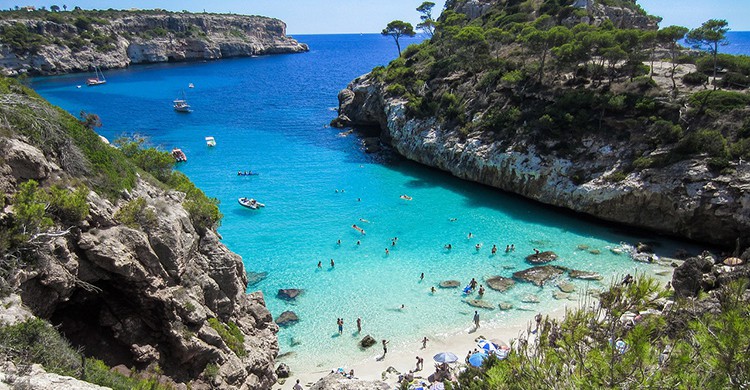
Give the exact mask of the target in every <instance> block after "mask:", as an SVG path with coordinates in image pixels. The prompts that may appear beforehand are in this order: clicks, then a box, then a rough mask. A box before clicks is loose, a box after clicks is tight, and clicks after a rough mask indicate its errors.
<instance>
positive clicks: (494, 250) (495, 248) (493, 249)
mask: <svg viewBox="0 0 750 390" xmlns="http://www.w3.org/2000/svg"><path fill="white" fill-rule="evenodd" d="M495 253H497V245H495V244H492V254H493V255H494V254H495Z"/></svg>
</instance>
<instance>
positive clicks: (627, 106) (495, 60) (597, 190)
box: [332, 1, 750, 248]
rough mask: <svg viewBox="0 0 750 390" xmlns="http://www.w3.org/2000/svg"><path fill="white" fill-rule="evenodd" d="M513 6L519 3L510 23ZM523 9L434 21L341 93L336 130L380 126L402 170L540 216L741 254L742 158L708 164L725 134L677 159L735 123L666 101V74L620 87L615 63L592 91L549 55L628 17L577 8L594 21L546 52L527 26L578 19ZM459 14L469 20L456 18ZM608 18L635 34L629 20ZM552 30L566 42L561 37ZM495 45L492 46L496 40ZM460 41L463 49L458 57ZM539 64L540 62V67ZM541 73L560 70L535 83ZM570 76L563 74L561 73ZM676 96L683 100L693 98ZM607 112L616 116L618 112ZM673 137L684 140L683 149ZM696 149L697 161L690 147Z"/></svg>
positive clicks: (491, 5) (746, 175) (581, 68)
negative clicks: (515, 199) (470, 185)
mask: <svg viewBox="0 0 750 390" xmlns="http://www.w3.org/2000/svg"><path fill="white" fill-rule="evenodd" d="M475 3H476V4H475ZM511 3H519V4H520V5H517V6H515V7H516V8H515V9H514V10H513V11H508V9H509V7H510V5H509V4H511ZM525 6H526V3H522V4H521V3H520V2H509V3H507V4H506V3H504V2H499V1H466V2H460V1H458V2H455V3H454V5H453V7H454V8H452V9H449V10H448V11H446V12H447V14H448V16H447V17H446V16H445V15H446V13H444V15H443V19H444V20H443V25H444V26H446V27H445V28H444V29H443V30H442V31H441V30H438V31H437V32H436V35H435V38H433V39H432V41H430V42H426V43H423V44H422V45H420V46H417V47H411V48H410V49H408V50H407V51H406V52H405V53H404V57H403V58H400V59H397V60H395V61H394V62H393V63H391V64H390V65H389V66H388V67H387V68H376V69H375V71H373V72H372V73H370V74H368V75H365V76H363V77H360V78H358V79H356V80H354V81H353V82H352V83H351V84H350V85H349V86H348V87H347V88H346V89H344V90H342V91H341V92H340V93H339V117H338V118H337V119H335V120H334V121H333V123H332V124H333V125H334V126H339V127H341V126H354V127H361V126H366V127H373V126H375V127H379V128H380V129H381V140H382V141H383V142H384V143H386V144H389V145H391V146H392V147H393V148H394V149H395V150H396V151H397V152H398V153H399V154H401V155H403V156H405V157H407V158H409V159H411V160H414V161H417V162H420V163H422V164H425V165H428V166H431V167H436V168H439V169H442V170H444V171H447V172H450V173H452V174H453V175H455V176H457V177H460V178H463V179H467V180H471V181H475V182H478V183H482V184H486V185H490V186H493V187H495V188H498V189H501V190H504V191H509V192H513V193H516V194H520V195H522V196H525V197H527V198H530V199H533V200H536V201H539V202H542V203H545V204H549V205H554V206H559V207H564V208H567V209H570V210H574V211H577V212H581V213H585V214H589V215H592V216H595V217H597V218H601V219H603V220H607V221H613V222H617V223H622V224H627V225H631V226H635V227H639V228H647V229H652V230H655V231H659V232H663V233H667V234H670V235H675V236H680V237H685V238H688V239H691V240H698V241H704V242H710V243H714V244H718V245H721V246H724V247H732V248H734V246H735V244H736V240H737V239H740V240H741V241H743V244H747V243H748V240H750V191H749V190H750V166H748V165H747V163H742V159H741V158H740V159H739V160H738V161H736V162H731V163H727V162H726V161H725V160H722V162H721V164H722V167H723V169H722V168H719V169H717V168H715V167H713V166H712V165H711V164H712V162H714V161H716V160H712V157H713V156H722V157H721V158H722V159H723V158H726V157H725V156H727V155H728V154H727V152H726V149H722V148H726V143H727V141H721V139H722V136H721V134H718V135H716V137H717V138H718V141H717V142H724V143H725V144H724V146H721V145H720V146H719V147H717V151H716V152H715V153H716V154H714V155H708V153H694V154H692V155H687V154H685V153H684V152H683V151H684V150H687V149H689V148H688V147H687V146H686V145H687V143H688V141H687V140H688V139H692V138H691V137H693V136H691V135H689V134H690V131H693V132H694V133H699V131H697V129H698V128H703V127H709V128H711V127H713V128H717V127H719V126H726V127H727V128H729V127H731V126H734V125H729V124H727V122H728V121H724V122H722V124H721V125H719V124H717V123H716V122H712V121H713V119H706V117H705V116H701V115H703V114H702V113H701V112H700V111H701V110H699V109H697V107H695V106H691V104H693V105H695V104H696V103H695V101H694V100H692V101H691V102H692V103H689V101H690V100H689V98H688V95H687V94H685V95H679V96H678V97H677V98H676V99H673V98H670V97H669V95H668V94H667V93H665V92H666V91H668V90H669V87H668V85H669V86H671V82H670V81H669V79H668V78H667V75H668V73H667V72H664V73H661V74H659V73H656V72H655V74H653V75H652V79H651V80H649V79H648V78H645V79H640V80H638V79H635V78H633V76H632V75H631V76H630V78H627V77H624V71H623V72H622V73H620V71H617V70H616V69H617V64H616V63H615V62H613V63H612V64H613V65H612V68H611V69H612V73H611V75H610V77H609V80H608V81H606V80H605V81H601V80H602V78H598V80H600V81H597V77H599V76H596V75H591V74H590V73H589V74H587V73H586V72H589V70H587V66H589V65H588V64H586V63H585V61H583V59H585V56H584V57H581V58H580V59H575V60H573V62H572V63H571V64H572V65H573V66H571V65H566V64H565V63H564V62H563V61H564V60H566V58H565V57H564V56H562V55H560V56H557V55H554V53H555V51H554V50H551V51H548V50H549V49H550V48H551V47H552V46H551V45H553V44H557V45H560V47H561V50H560V52H561V53H562V52H563V49H565V47H564V45H565V44H568V45H569V46H570V45H571V43H570V42H571V41H574V40H577V39H579V38H577V37H579V36H580V31H586V30H589V31H596V30H595V29H596V27H591V26H594V25H595V24H596V23H601V21H600V20H599V21H598V18H602V17H613V18H614V17H617V15H620V16H621V15H623V14H624V13H627V14H628V15H631V16H633V15H635V14H636V13H635V12H634V11H632V10H630V9H628V10H627V12H625V11H623V9H621V8H617V9H613V8H611V7H604V6H603V5H602V4H600V2H596V3H593V2H592V4H588V5H586V6H587V7H588V11H586V8H584V9H583V10H581V12H584V11H586V12H589V13H588V14H587V15H588V16H586V18H588V19H586V22H585V23H584V25H583V26H578V27H576V29H575V30H578V31H579V35H577V36H576V35H574V34H570V35H568V38H566V39H565V40H562V41H560V42H558V43H554V38H553V39H552V40H550V41H547V43H545V44H544V45H548V46H544V45H542V43H543V42H544V41H541V40H540V41H535V42H537V43H539V42H542V43H539V44H540V46H535V45H532V44H529V43H528V42H530V41H532V40H533V39H537V38H539V37H540V36H541V37H545V35H542V34H544V32H541V33H538V32H537V31H539V30H537V29H536V28H537V27H535V26H539V23H550V22H549V20H554V19H555V18H558V20H560V23H564V22H565V20H566V17H568V16H570V15H572V14H573V13H574V12H577V11H574V10H571V9H570V7H568V8H566V7H560V8H558V9H556V11H555V12H559V14H557V15H556V16H553V17H552V18H551V19H546V20H545V21H544V22H535V20H541V19H535V17H529V16H528V14H526V13H525V12H527V11H524V8H523V7H525ZM477 7H479V8H477ZM465 9H468V10H469V11H467V12H469V13H470V14H471V15H468V14H466V15H464V16H462V15H461V14H460V11H462V10H465ZM512 12H518V13H515V14H513V13H512ZM584 13H585V12H584ZM609 14H612V15H613V16H606V15H609ZM581 15H582V14H581ZM602 15H605V16H602ZM462 18H463V21H462ZM472 18H480V20H482V23H485V27H484V32H486V34H485V37H482V36H481V35H477V34H476V31H477V29H479V31H482V29H483V28H482V27H477V26H479V25H481V23H476V22H471V23H468V22H466V21H468V20H470V19H472ZM524 18H526V20H529V22H528V23H527V25H529V26H530V27H528V28H527V29H525V30H524V31H528V30H532V33H527V35H526V36H523V35H522V34H519V35H520V36H516V37H514V36H513V34H514V33H513V31H516V34H518V33H517V31H520V30H521V29H522V27H518V26H515V27H513V24H512V23H511V24H509V25H508V26H511V27H508V30H505V32H503V33H504V34H506V35H504V36H503V35H501V34H498V33H495V32H494V31H492V30H491V29H490V27H492V26H497V25H498V24H501V23H503V22H504V20H513V21H516V20H519V19H520V20H523V19H524ZM617 20H618V21H620V22H622V23H625V24H627V23H630V22H628V20H630V21H631V22H637V23H636V24H638V23H641V22H643V20H641V19H635V17H632V18H629V19H622V18H620V19H617ZM644 20H645V19H644ZM553 23H554V22H553ZM552 26H554V24H552V25H549V24H548V25H547V26H546V27H544V28H546V29H549V28H551V27H552ZM625 27H628V28H632V27H638V26H637V25H636V26H632V25H629V24H628V25H626V26H625ZM646 27H647V28H651V27H648V26H646ZM652 27H653V26H652ZM500 28H501V29H502V28H503V27H502V25H501V27H500ZM494 30H497V28H495V29H494ZM575 30H574V31H575ZM551 31H554V32H555V33H560V34H561V35H562V36H565V34H567V33H566V29H565V27H564V26H561V27H554V30H551ZM614 31H617V30H616V29H615V30H614ZM628 31H632V30H628ZM480 34H481V33H480ZM491 34H492V35H491ZM583 34H586V33H585V32H584V33H583ZM493 36H499V37H501V39H500V40H499V41H498V40H495V42H493V40H492V39H491V37H493ZM548 36H552V35H548ZM467 37H473V38H467ZM574 37H576V38H574ZM469 39H471V41H469ZM542 39H547V38H542ZM558 40H559V39H558ZM461 41H463V42H465V43H464V45H465V47H463V48H461V47H460V46H457V45H456V42H461ZM498 42H504V43H505V44H504V45H502V44H498ZM529 53H535V54H534V55H531V56H530V55H529ZM536 53H538V55H537V54H536ZM584 54H585V53H584ZM545 57H547V58H546V59H547V64H545V63H544V62H541V63H540V62H539V60H540V58H541V59H542V61H544V59H545ZM600 59H601V61H602V64H605V63H606V62H605V60H604V59H603V58H602V57H597V55H596V53H595V52H594V53H593V57H592V61H594V62H598V61H599V60H600ZM549 61H555V65H554V66H550V67H549V68H550V70H549V72H544V71H543V72H540V70H539V69H540V67H541V69H547V68H546V67H545V65H549ZM578 61H581V62H582V63H583V65H582V64H581V63H579V62H578ZM566 66H571V68H570V69H572V73H569V74H565V73H564V72H565V69H566V68H565V67H566ZM576 69H577V70H576ZM588 69H594V68H591V67H589V68H588ZM576 72H579V73H576ZM602 76H603V75H602ZM587 77H589V78H590V79H589V80H586V78H587ZM545 79H547V80H548V81H545ZM618 79H619V80H620V81H618ZM540 80H541V82H540ZM638 83H641V84H638ZM678 85H679V87H680V88H681V90H682V91H686V92H688V91H689V92H693V91H698V90H695V89H693V90H691V89H690V87H689V86H687V85H683V84H682V83H679V84H678ZM696 93H698V92H696ZM597 99H602V100H600V102H597ZM614 102H619V103H618V104H621V106H619V107H618V108H614V107H613V106H612V104H614ZM628 102H632V103H628ZM637 102H640V103H637ZM644 102H649V104H650V106H649V112H648V114H647V115H648V116H646V115H644V116H638V115H639V111H640V110H642V109H643V106H640V105H639V104H641V103H644ZM743 110H746V107H744V106H742V105H740V107H739V108H737V110H736V112H732V113H731V115H725V118H726V119H728V118H729V117H732V118H734V115H740V114H739V112H745V111H743ZM659 115H663V116H664V118H659V117H658V116H659ZM711 115H718V114H716V113H714V114H711ZM743 115H744V114H743ZM665 118H666V120H662V119H665ZM678 118H679V119H678ZM712 118H715V116H712ZM672 120H674V121H678V122H679V124H673V123H672V122H671V121H672ZM657 122H658V124H659V125H661V124H663V123H668V124H669V126H668V127H669V128H670V129H676V130H675V132H676V134H678V135H675V136H674V138H673V139H669V140H668V141H667V142H662V143H661V144H660V141H655V138H656V136H655V135H654V134H655V132H656V130H655V129H656V128H657V127H658V125H656V123H657ZM735 123H738V124H739V125H741V124H742V123H743V121H742V120H741V119H740V120H737V121H736V122H735ZM683 129H685V130H684V135H683ZM734 131H735V130H731V131H728V132H730V133H731V134H736V133H734ZM701 134H702V133H701ZM712 134H713V133H712ZM680 136H684V137H685V138H683V139H682V140H679V139H678V138H679V137H680ZM695 137H697V135H696V136H695ZM710 141H711V140H710V139H708V138H706V139H705V140H704V141H700V142H705V143H710ZM691 142H692V141H691ZM737 142H739V143H741V142H745V141H742V140H741V139H740V140H738V141H737ZM692 150H702V149H701V146H700V145H693V149H692ZM676 151H680V153H683V154H681V155H678V153H677V152H676ZM656 161H659V163H656Z"/></svg>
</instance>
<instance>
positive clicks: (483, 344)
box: [477, 340, 500, 352]
mask: <svg viewBox="0 0 750 390" xmlns="http://www.w3.org/2000/svg"><path fill="white" fill-rule="evenodd" d="M477 345H478V346H479V348H482V349H483V350H485V351H486V352H495V351H497V350H499V349H500V346H499V345H497V344H495V343H493V342H491V341H487V340H479V342H478V343H477Z"/></svg>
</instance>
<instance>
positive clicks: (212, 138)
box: [206, 137, 216, 146]
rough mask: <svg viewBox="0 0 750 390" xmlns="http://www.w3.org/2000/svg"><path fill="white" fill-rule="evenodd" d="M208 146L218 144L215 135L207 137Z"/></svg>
mask: <svg viewBox="0 0 750 390" xmlns="http://www.w3.org/2000/svg"><path fill="white" fill-rule="evenodd" d="M206 146H216V139H214V137H206Z"/></svg>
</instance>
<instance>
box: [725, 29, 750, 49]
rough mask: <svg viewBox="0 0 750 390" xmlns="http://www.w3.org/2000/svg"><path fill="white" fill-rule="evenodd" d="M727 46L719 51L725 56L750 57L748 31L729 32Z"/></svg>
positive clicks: (749, 32) (749, 36)
mask: <svg viewBox="0 0 750 390" xmlns="http://www.w3.org/2000/svg"><path fill="white" fill-rule="evenodd" d="M727 43H728V44H727V45H726V46H722V47H721V48H720V49H719V51H720V52H722V53H727V54H742V55H750V31H730V32H728V33H727Z"/></svg>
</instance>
